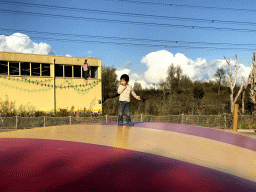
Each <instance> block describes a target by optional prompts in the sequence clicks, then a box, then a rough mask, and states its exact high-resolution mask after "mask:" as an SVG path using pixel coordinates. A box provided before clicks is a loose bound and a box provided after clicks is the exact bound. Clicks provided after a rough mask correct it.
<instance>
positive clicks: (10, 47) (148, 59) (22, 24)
mask: <svg viewBox="0 0 256 192" xmlns="http://www.w3.org/2000/svg"><path fill="white" fill-rule="evenodd" d="M132 1H135V2H132ZM132 1H130V2H129V3H128V2H127V1H126V2H124V1H123V0H114V1H113V0H94V1H85V0H54V1H46V0H23V1H21V0H12V1H0V12H1V14H0V21H1V24H0V51H13V52H24V53H41V54H50V52H54V53H55V54H56V55H61V56H67V55H70V56H73V57H84V56H91V57H92V58H100V59H102V65H105V66H110V67H111V66H113V67H115V68H117V75H118V78H119V77H120V75H122V74H123V73H127V74H128V75H129V76H130V84H131V85H133V84H134V82H140V83H141V84H142V87H143V88H145V87H150V86H152V85H153V84H154V83H156V84H157V83H159V82H160V80H161V79H163V80H164V79H165V78H166V76H167V73H166V72H167V68H168V66H169V65H170V64H171V63H174V65H175V66H177V65H180V66H181V68H182V69H183V73H184V74H186V75H188V76H189V77H190V78H191V79H192V80H205V81H208V80H213V79H214V74H215V72H216V70H217V68H219V67H223V68H224V69H225V70H228V65H227V63H226V62H225V60H224V57H223V56H226V58H227V59H233V57H234V56H235V55H237V63H238V65H240V68H239V70H238V77H239V78H238V79H239V81H238V84H239V82H240V81H241V78H242V77H244V78H245V80H246V81H247V77H248V74H249V72H250V65H249V62H252V56H253V51H254V44H255V41H256V39H255V34H256V29H255V26H256V22H255V24H254V23H253V18H255V16H256V11H248V9H250V10H253V8H254V7H256V2H255V1H252V0H247V1H246V2H244V1H243V2H242V1H238V0H235V1H234V0H233V1H231V0H225V1H209V0H204V1H202V0H193V1H189V0H173V1H171V0H170V1H167V0H159V1H156V0H132ZM11 2H12V3H11ZM13 2H17V3H13ZM136 2H142V3H136ZM147 2H151V4H150V3H147ZM20 3H25V4H20ZM32 4H34V5H35V6H32ZM168 4H173V5H171V6H170V5H168ZM28 5H30V6H28ZM39 5H47V6H48V7H41V6H39ZM179 5H187V6H179ZM49 6H50V7H49ZM53 6H55V7H53ZM56 6H57V7H56ZM193 6H203V7H204V8H202V7H201V8H198V7H193ZM61 7H62V8H61ZM63 7H64V8H63ZM205 7H219V8H231V9H226V10H221V9H214V8H205ZM72 8H74V9H72ZM84 9H87V11H86V10H84ZM235 9H239V10H235ZM242 9H247V10H242ZM89 10H97V12H95V11H94V12H92V11H89ZM106 11H108V12H121V13H130V15H131V14H133V15H134V14H141V15H140V16H139V15H137V16H127V15H125V16H124V15H121V14H120V13H119V14H118V15H117V14H110V13H106ZM20 12H27V13H25V14H24V13H23V14H22V13H20ZM32 13H34V14H32ZM35 14H36V15H35ZM47 14H48V15H47ZM53 15H59V16H53ZM145 15H152V16H151V17H147V16H145ZM157 16H162V18H161V19H160V18H159V17H158V18H157ZM171 17H172V18H171ZM173 17H176V19H175V18H173ZM182 18H188V19H187V20H184V19H182ZM192 19H204V20H209V21H208V22H199V21H198V20H197V21H195V20H192ZM218 20H220V21H221V22H219V21H218ZM124 21H126V23H125V22H124ZM211 21H213V22H211ZM224 21H234V22H233V23H227V22H224ZM239 22H240V23H239ZM241 22H242V23H241ZM246 22H247V23H246ZM248 22H250V23H248ZM149 23H151V24H152V23H154V24H153V25H151V26H150V25H149ZM175 26H176V27H175ZM191 26H194V28H193V27H191ZM207 27H208V29H205V28H207ZM216 28H217V29H216ZM218 28H219V29H218ZM220 28H221V29H220ZM223 28H228V29H226V30H223ZM10 29H12V30H10ZM239 29H240V30H241V29H246V30H247V31H245V32H241V31H238V30H239ZM254 30H255V31H254ZM31 31H34V33H32V32H31ZM44 32H47V33H52V34H45V33H44ZM56 33H57V34H56ZM65 34H74V35H76V36H67V35H65ZM18 36H19V37H18ZM92 36H94V37H92ZM95 36H104V38H96V37H95ZM21 37H22V38H21ZM24 37H27V38H24ZM108 37H113V38H116V39H113V38H108ZM49 38H53V39H52V40H50V39H49ZM117 38H119V39H117ZM120 38H130V40H125V39H120ZM58 39H62V40H58ZM63 39H66V40H67V41H63ZM131 39H133V40H131ZM140 39H147V41H143V40H140ZM77 40H82V42H78V41H77ZM91 41H97V43H96V42H91ZM176 41H177V43H176ZM104 42H111V43H104ZM182 42H183V43H182ZM188 42H204V43H207V44H198V43H196V44H195V43H192V44H189V43H188ZM114 43H116V44H114ZM118 43H120V44H118ZM125 43H130V45H125ZM209 43H210V44H209ZM211 43H228V44H229V45H221V44H211ZM142 44H143V45H144V46H143V45H142ZM230 44H252V45H246V46H239V48H242V47H243V48H247V49H246V50H238V49H233V48H234V47H235V46H232V45H230ZM184 46H190V47H191V48H184ZM192 47H215V48H216V47H218V48H231V49H207V48H200V49H199V48H192ZM249 49H250V50H249ZM255 50H256V49H255ZM127 64H128V65H127Z"/></svg>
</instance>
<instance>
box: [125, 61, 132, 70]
mask: <svg viewBox="0 0 256 192" xmlns="http://www.w3.org/2000/svg"><path fill="white" fill-rule="evenodd" d="M131 65H133V62H132V61H126V62H125V63H124V66H125V68H130V66H131Z"/></svg>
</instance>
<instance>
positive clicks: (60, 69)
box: [55, 64, 63, 77]
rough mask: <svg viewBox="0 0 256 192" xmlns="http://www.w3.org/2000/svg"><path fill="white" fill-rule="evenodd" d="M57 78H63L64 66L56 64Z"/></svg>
mask: <svg viewBox="0 0 256 192" xmlns="http://www.w3.org/2000/svg"><path fill="white" fill-rule="evenodd" d="M55 77H63V65H58V64H55Z"/></svg>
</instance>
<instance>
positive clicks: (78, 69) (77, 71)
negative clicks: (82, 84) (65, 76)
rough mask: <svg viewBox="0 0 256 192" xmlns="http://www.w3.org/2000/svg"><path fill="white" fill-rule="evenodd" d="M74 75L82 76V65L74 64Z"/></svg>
mask: <svg viewBox="0 0 256 192" xmlns="http://www.w3.org/2000/svg"><path fill="white" fill-rule="evenodd" d="M74 77H80V78H81V66H80V65H74Z"/></svg>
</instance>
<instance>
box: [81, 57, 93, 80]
mask: <svg viewBox="0 0 256 192" xmlns="http://www.w3.org/2000/svg"><path fill="white" fill-rule="evenodd" d="M87 59H88V57H85V61H84V64H83V65H82V67H83V69H84V79H85V80H84V81H85V83H86V84H87V83H88V77H89V79H91V77H90V74H89V72H90V68H91V67H90V66H89V64H88V63H87Z"/></svg>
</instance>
